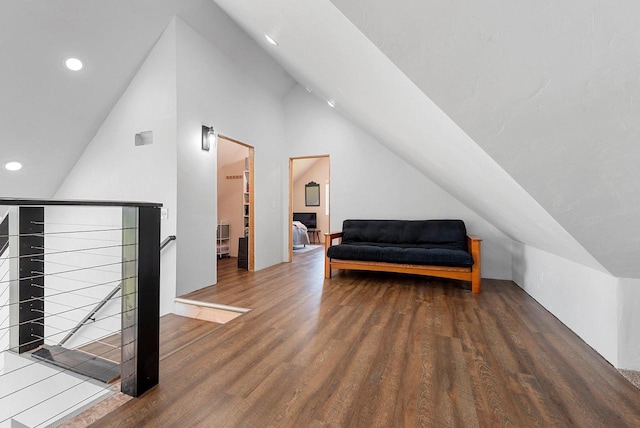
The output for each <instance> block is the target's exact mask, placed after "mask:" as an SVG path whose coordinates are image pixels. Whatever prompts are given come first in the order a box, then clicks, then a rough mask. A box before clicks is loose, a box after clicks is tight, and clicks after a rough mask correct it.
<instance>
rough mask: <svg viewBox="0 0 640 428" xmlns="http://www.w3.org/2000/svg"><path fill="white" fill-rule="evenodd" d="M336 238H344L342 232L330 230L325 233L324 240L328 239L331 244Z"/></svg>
mask: <svg viewBox="0 0 640 428" xmlns="http://www.w3.org/2000/svg"><path fill="white" fill-rule="evenodd" d="M336 238H342V232H329V233H325V234H324V242H327V240H328V241H329V245H331V243H332V242H333V240H334V239H336Z"/></svg>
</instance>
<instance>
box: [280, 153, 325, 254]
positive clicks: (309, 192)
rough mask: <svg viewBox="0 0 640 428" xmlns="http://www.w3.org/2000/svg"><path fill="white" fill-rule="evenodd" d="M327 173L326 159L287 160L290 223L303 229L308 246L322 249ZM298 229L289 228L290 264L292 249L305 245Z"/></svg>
mask: <svg viewBox="0 0 640 428" xmlns="http://www.w3.org/2000/svg"><path fill="white" fill-rule="evenodd" d="M330 173H331V169H330V162H329V155H315V156H301V157H291V158H289V221H290V222H293V221H294V220H295V221H298V222H300V223H303V224H304V225H305V226H306V228H307V235H308V240H309V244H310V245H324V235H323V234H324V233H326V232H329V225H330V224H331V223H330V194H331V191H330V184H331V180H330ZM298 226H299V223H295V222H293V223H291V225H290V227H289V261H293V258H294V254H295V251H294V248H296V249H299V248H300V246H301V245H305V244H303V242H304V237H302V239H301V238H300V237H299V233H300V231H299V230H297V229H298ZM294 234H295V242H294Z"/></svg>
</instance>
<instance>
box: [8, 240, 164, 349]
mask: <svg viewBox="0 0 640 428" xmlns="http://www.w3.org/2000/svg"><path fill="white" fill-rule="evenodd" d="M175 240H176V236H175V235H169V236H167V237H166V238H165V239H164V241H162V244H160V251H162V250H163V249H164V247H166V246H167V245H169V243H170V242H171V241H175ZM1 253H2V252H1V251H0V254H1ZM120 289H122V283H120V284H118V285H116V287H115V288H114V289H113V290H111V292H110V293H109V294H108V295H107V296H106V297H105V298H104V299H102V300H101V301H100V302H99V303H98V304H97V305H96V307H95V308H93V309H92V310H91V311H90V312H89V313H88V314H87V315H86V316H85V317H84V318H83V319H82V320H81V321H80V322H78V324H77V325H76V326H75V327H74V328H72V329H71V331H69V333H68V334H67V335H66V336H65V337H64V338H63V339H62V340H61V341H60V343H58V346H62V345H64V343H65V342H67V341H68V340H69V339H71V337H72V336H73V335H74V334H76V333H77V332H78V330H80V329H81V328H82V326H84V325H85V324H86V323H87V322H88V321H89V320H94V319H95V318H94V317H95V316H96V314H97V313H98V312H99V311H100V309H102V308H103V307H104V305H106V304H107V303H108V302H109V300H111V299H113V298H114V296H115V295H116V294H118V291H120Z"/></svg>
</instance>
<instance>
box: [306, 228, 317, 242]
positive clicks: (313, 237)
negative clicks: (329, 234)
mask: <svg viewBox="0 0 640 428" xmlns="http://www.w3.org/2000/svg"><path fill="white" fill-rule="evenodd" d="M307 233H308V234H309V238H310V241H311V243H312V244H319V243H320V229H307Z"/></svg>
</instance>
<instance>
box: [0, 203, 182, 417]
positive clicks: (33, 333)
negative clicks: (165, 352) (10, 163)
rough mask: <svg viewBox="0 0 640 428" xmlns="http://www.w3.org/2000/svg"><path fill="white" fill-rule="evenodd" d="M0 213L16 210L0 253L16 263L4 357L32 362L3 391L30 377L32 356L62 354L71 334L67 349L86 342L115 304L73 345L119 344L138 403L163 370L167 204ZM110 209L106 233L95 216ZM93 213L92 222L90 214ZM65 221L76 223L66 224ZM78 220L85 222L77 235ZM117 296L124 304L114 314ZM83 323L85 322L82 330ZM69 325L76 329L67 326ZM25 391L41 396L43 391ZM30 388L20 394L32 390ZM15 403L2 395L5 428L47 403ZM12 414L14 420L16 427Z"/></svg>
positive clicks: (129, 389)
mask: <svg viewBox="0 0 640 428" xmlns="http://www.w3.org/2000/svg"><path fill="white" fill-rule="evenodd" d="M2 206H7V207H9V213H8V215H7V218H6V219H4V220H3V221H2V222H0V250H1V249H2V248H4V247H6V246H8V252H6V253H5V256H7V257H3V258H6V259H7V263H8V264H9V272H8V273H9V274H8V276H7V278H8V279H6V280H5V279H2V280H0V288H3V287H6V288H7V289H8V295H9V297H10V298H9V300H8V301H7V303H6V304H4V303H0V308H4V309H3V310H4V311H5V312H8V313H9V318H8V321H9V322H8V323H7V326H6V327H5V325H2V326H0V336H1V335H2V333H7V332H8V333H9V334H8V339H9V342H10V344H9V346H10V348H9V349H10V351H5V352H9V354H11V355H19V354H23V355H24V356H26V358H28V360H26V361H31V362H30V363H28V364H25V365H24V366H22V367H20V368H19V369H15V370H13V371H12V372H11V373H7V372H6V371H5V372H4V373H3V372H2V371H1V370H0V383H6V382H8V379H10V378H11V377H15V376H19V377H24V376H23V375H22V374H20V373H22V372H24V373H26V372H27V371H28V370H29V367H33V366H34V364H42V363H39V362H38V361H36V360H34V359H31V358H29V357H30V355H29V354H32V356H33V357H34V358H35V357H36V353H37V352H41V351H42V350H46V347H54V348H55V347H56V345H53V343H57V342H58V340H56V339H58V338H60V337H62V336H63V335H65V334H66V336H65V338H63V340H62V342H61V343H62V344H68V343H70V342H69V341H70V338H71V336H73V335H74V334H76V336H80V334H78V330H79V329H81V328H82V326H84V325H86V323H87V321H88V320H90V319H94V320H95V319H96V313H97V312H98V311H103V313H104V312H105V311H107V308H105V306H106V305H107V304H108V303H109V302H112V303H111V304H110V305H109V308H110V309H109V310H108V313H109V314H110V315H108V316H104V317H102V319H99V320H96V323H92V324H91V326H92V327H91V329H90V330H88V331H86V332H85V333H82V336H83V337H77V338H74V341H73V343H76V344H79V345H76V346H81V347H85V343H87V340H85V338H88V340H94V339H91V338H92V337H94V336H96V337H97V339H96V343H98V342H101V341H106V340H105V339H108V340H113V339H114V338H117V339H116V340H118V341H119V343H120V345H119V346H117V344H116V346H114V349H112V350H111V352H114V351H116V352H118V354H119V355H120V357H119V358H118V360H119V361H121V363H120V364H119V366H118V367H119V369H118V370H119V373H120V379H121V380H120V382H121V385H120V387H121V391H122V392H123V393H125V394H128V395H131V396H134V397H137V396H140V395H141V394H143V393H144V392H146V391H147V390H149V389H150V388H152V387H153V386H155V385H156V384H157V383H158V372H159V314H160V305H159V302H160V207H161V206H162V204H156V203H144V202H115V201H62V200H34V199H7V198H0V207H2ZM103 208H105V209H106V210H107V211H108V212H109V216H110V220H109V221H111V220H112V217H114V218H115V221H114V222H112V223H108V224H107V225H106V226H105V223H104V222H101V221H100V220H101V215H102V214H95V213H94V211H100V210H102V209H103ZM87 212H89V213H90V214H91V216H92V217H91V218H88V217H86V216H85V213H87ZM67 213H69V214H70V220H68V221H64V220H65V218H64V216H65V215H66V214H67ZM94 217H95V218H97V219H95V220H94ZM52 219H53V220H52ZM77 219H82V222H81V223H80V226H81V227H79V228H78V227H76V226H77V225H78V223H77ZM74 220H76V221H75V222H74ZM85 220H86V221H85ZM55 221H58V223H56V222H55ZM92 223H96V224H92ZM111 224H113V226H110V225H111ZM107 226H109V227H107ZM3 228H6V230H5V229H3ZM74 228H75V229H74ZM3 231H4V232H3ZM87 236H88V237H87ZM3 237H4V238H5V241H3ZM171 240H173V239H171ZM96 242H98V243H97V244H96ZM167 244H168V242H167ZM165 245H166V244H165ZM5 251H6V250H5ZM107 258H110V259H107ZM112 284H118V285H117V286H116V287H115V288H114V289H113V290H111V291H110V292H109V293H108V295H107V296H106V297H105V298H101V297H100V295H99V294H100V292H101V290H104V289H105V287H108V286H109V285H110V286H111V287H113V285H112ZM68 290H70V291H71V293H70V294H69V292H68ZM118 293H119V294H120V295H119V296H118V299H120V304H119V305H117V304H116V305H115V306H114V304H113V302H114V301H115V297H116V295H118ZM96 302H98V304H97V305H96ZM87 303H89V304H87ZM118 306H119V308H120V309H118ZM113 312H116V313H113ZM81 318H84V319H83V320H81V322H79V323H78V322H77V321H78V319H81ZM69 321H72V322H73V324H71V325H74V324H76V326H75V327H73V328H71V329H69V328H67V327H65V324H66V326H69ZM100 326H105V327H109V328H111V326H116V328H117V329H118V334H117V335H114V334H113V333H112V332H111V330H109V331H108V334H107V335H104V333H102V337H99V336H100V334H98V333H100ZM87 328H88V326H87ZM103 330H104V329H103ZM104 331H107V330H104ZM54 340H55V341H54ZM52 341H53V342H52ZM100 345H102V343H100ZM57 348H61V347H57ZM80 350H82V351H83V350H84V349H80ZM0 351H2V350H0ZM72 351H74V350H69V352H67V350H66V349H65V348H62V350H59V349H56V350H55V352H53V351H52V352H51V354H52V355H53V354H55V353H56V352H57V355H61V354H68V355H69V356H71V355H73V352H72ZM74 352H75V351H74ZM96 355H97V356H98V357H99V356H100V355H102V354H96ZM63 356H64V355H63ZM4 357H7V354H5V355H4ZM11 358H17V357H11ZM20 361H25V360H24V359H22V360H20ZM83 364H84V363H83ZM59 367H60V366H59ZM67 371H75V370H74V366H73V365H71V366H67V367H64V369H63V370H62V371H60V372H59V373H60V375H62V374H64V372H67ZM77 373H81V372H80V371H78V372H77ZM7 376H8V377H7ZM28 387H34V388H40V387H39V386H38V384H37V383H34V384H31V386H28ZM25 388H27V387H21V390H22V391H26V389H25ZM40 389H43V388H40ZM45 389H46V388H45ZM3 400H5V401H6V400H9V401H8V402H6V403H5V402H3ZM11 400H13V398H12V397H11V393H9V394H8V395H7V394H5V395H1V394H0V409H3V410H0V425H2V424H3V423H4V422H6V421H7V420H9V419H15V420H16V421H17V420H18V419H19V418H22V417H25V415H27V414H36V415H37V414H39V413H40V408H39V407H38V406H39V405H40V403H38V404H34V405H33V406H27V405H26V404H24V406H26V407H24V408H22V407H11V406H13V405H11V406H10V405H9V404H7V403H12V401H11ZM15 400H17V396H16V399H15ZM47 400H48V399H47ZM45 401H46V400H45ZM5 404H7V405H5ZM20 406H23V403H22V400H20ZM5 411H8V412H10V413H7V415H8V417H9V419H6V417H7V415H5ZM58 415H59V413H58ZM47 423H49V422H47Z"/></svg>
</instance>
